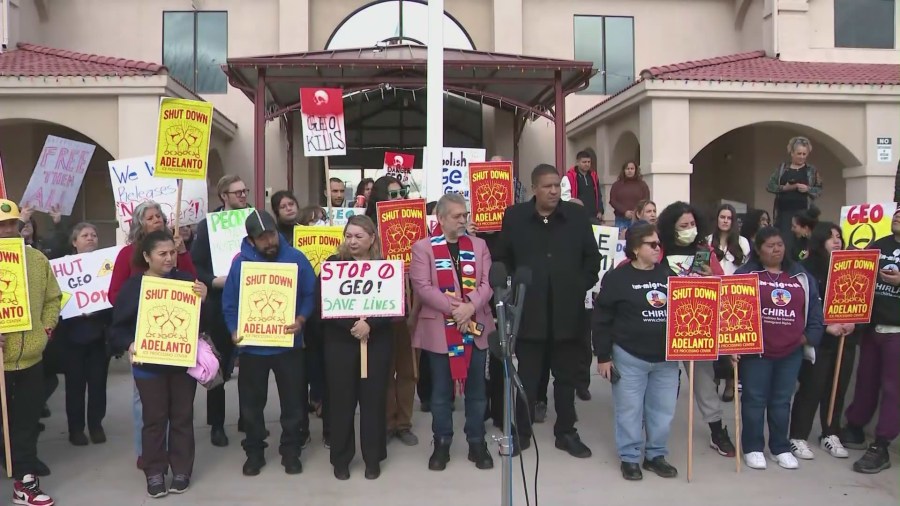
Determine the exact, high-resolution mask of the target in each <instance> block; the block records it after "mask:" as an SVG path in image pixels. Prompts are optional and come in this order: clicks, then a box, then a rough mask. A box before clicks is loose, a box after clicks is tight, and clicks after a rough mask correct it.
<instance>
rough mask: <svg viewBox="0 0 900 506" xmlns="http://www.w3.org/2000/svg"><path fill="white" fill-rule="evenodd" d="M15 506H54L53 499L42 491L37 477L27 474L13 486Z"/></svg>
mask: <svg viewBox="0 0 900 506" xmlns="http://www.w3.org/2000/svg"><path fill="white" fill-rule="evenodd" d="M12 502H13V504H20V505H21V506H53V504H54V503H53V499H51V498H50V496H49V495H47V494H45V493H44V492H43V491H42V490H41V483H40V482H39V481H38V479H37V476H35V475H33V474H26V475H25V476H24V477H23V478H22V480H21V481H20V480H16V482H15V483H14V484H13V500H12Z"/></svg>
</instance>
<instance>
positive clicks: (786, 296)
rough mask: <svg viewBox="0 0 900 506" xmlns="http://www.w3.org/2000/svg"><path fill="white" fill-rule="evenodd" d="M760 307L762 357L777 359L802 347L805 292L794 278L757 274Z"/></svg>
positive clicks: (804, 322)
mask: <svg viewBox="0 0 900 506" xmlns="http://www.w3.org/2000/svg"><path fill="white" fill-rule="evenodd" d="M759 300H760V306H761V307H762V332H763V345H764V346H765V353H763V357H765V358H772V359H778V358H783V357H786V356H788V355H790V354H791V352H793V351H794V350H796V349H797V347H798V346H800V345H801V344H803V332H804V330H805V329H806V307H805V305H806V293H805V292H804V290H803V285H801V284H800V281H798V280H797V278H792V277H791V276H790V275H789V274H787V273H784V272H782V273H781V274H779V275H778V276H777V277H775V276H772V275H771V274H770V273H768V272H761V273H759Z"/></svg>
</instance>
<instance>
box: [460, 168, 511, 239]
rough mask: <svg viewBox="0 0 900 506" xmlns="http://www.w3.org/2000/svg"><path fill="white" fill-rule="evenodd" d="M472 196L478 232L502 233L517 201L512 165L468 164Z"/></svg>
mask: <svg viewBox="0 0 900 506" xmlns="http://www.w3.org/2000/svg"><path fill="white" fill-rule="evenodd" d="M469 192H470V193H469V194H470V195H471V203H472V221H473V222H474V223H475V225H477V226H478V231H479V232H499V231H500V228H501V226H502V225H503V213H505V212H506V208H507V207H509V206H511V205H513V203H514V199H515V191H514V190H513V168H512V162H469Z"/></svg>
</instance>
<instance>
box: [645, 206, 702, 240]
mask: <svg viewBox="0 0 900 506" xmlns="http://www.w3.org/2000/svg"><path fill="white" fill-rule="evenodd" d="M685 214H691V215H693V217H694V221H695V222H696V223H697V238H696V239H694V245H695V246H699V245H701V244H703V243H704V242H705V241H706V236H707V235H708V232H707V230H706V227H707V225H706V220H704V218H703V215H701V214H700V211H698V210H697V208H695V207H694V206H692V205H690V204H688V203H687V202H682V201H678V202H673V203H671V204H669V205H668V206H666V208H665V209H663V210H662V212H661V213H659V217H658V218H657V220H656V228H657V230H658V233H659V241H660V242H661V243H662V247H663V250H664V251H671V250H672V249H673V248H675V247H676V242H675V237H676V233H675V224H676V223H678V220H679V219H680V218H681V217H682V216H683V215H685Z"/></svg>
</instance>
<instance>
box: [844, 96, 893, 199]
mask: <svg viewBox="0 0 900 506" xmlns="http://www.w3.org/2000/svg"><path fill="white" fill-rule="evenodd" d="M898 117H900V105H896V104H866V119H865V121H866V123H865V136H866V138H865V143H864V144H863V146H865V150H866V151H865V153H862V156H860V155H859V154H857V157H858V158H860V161H862V163H863V165H862V166H860V167H852V168H847V169H844V179H845V181H846V202H845V203H846V204H847V205H852V204H862V203H876V202H891V201H892V200H893V198H894V178H895V177H896V174H897V160H898V158H900V146H898V144H900V125H898V124H897V118H898ZM878 138H889V139H890V140H891V147H890V157H889V158H890V160H889V161H887V160H885V161H879V158H878V152H879V149H878V148H879V147H878V145H877V140H878ZM882 149H884V148H883V147H882ZM826 184H827V182H826Z"/></svg>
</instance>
